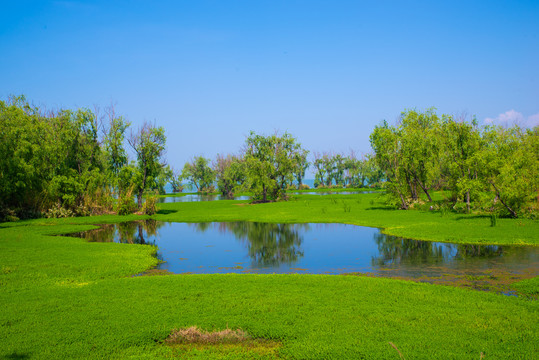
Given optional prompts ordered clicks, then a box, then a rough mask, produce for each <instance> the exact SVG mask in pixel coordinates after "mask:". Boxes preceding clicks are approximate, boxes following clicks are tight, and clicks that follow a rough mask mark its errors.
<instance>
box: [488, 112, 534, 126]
mask: <svg viewBox="0 0 539 360" xmlns="http://www.w3.org/2000/svg"><path fill="white" fill-rule="evenodd" d="M484 123H485V124H487V125H500V126H504V127H508V126H513V125H518V126H520V127H523V128H528V127H530V128H531V127H534V126H537V125H539V113H537V114H534V115H530V116H528V117H527V118H526V117H525V116H524V115H522V113H520V112H518V111H515V110H514V109H512V110H509V111H506V112H504V113H503V114H500V115H498V116H497V117H495V118H486V119H485V120H484Z"/></svg>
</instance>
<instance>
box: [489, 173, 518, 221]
mask: <svg viewBox="0 0 539 360" xmlns="http://www.w3.org/2000/svg"><path fill="white" fill-rule="evenodd" d="M490 183H491V184H492V186H493V187H494V190H495V191H496V197H497V198H498V199H500V202H501V203H502V205H503V206H505V208H506V209H507V211H509V213H510V214H511V216H512V217H514V218H517V217H518V215H517V213H516V212H515V211H514V210H513V209H511V208H510V207H509V206H508V205H507V204H506V203H505V201H503V199H502V196H501V194H500V191H499V190H498V188H497V187H496V185H494V183H493V182H492V181H491V182H490Z"/></svg>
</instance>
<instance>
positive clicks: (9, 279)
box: [0, 194, 539, 360]
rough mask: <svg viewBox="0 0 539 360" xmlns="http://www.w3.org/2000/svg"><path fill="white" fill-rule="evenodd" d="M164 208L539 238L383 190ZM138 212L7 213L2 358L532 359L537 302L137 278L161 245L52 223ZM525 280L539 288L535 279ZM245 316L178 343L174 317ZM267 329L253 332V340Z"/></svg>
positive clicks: (424, 235) (346, 283)
mask: <svg viewBox="0 0 539 360" xmlns="http://www.w3.org/2000/svg"><path fill="white" fill-rule="evenodd" d="M160 209H161V210H160V213H159V214H157V215H155V216H154V218H156V219H158V220H168V221H227V220H230V221H232V220H250V221H273V222H291V223H293V222H343V223H350V224H357V225H369V226H376V227H382V228H384V229H385V230H384V231H385V232H387V233H390V234H394V235H401V236H407V237H412V238H416V239H425V240H436V241H458V242H465V243H496V244H504V243H507V244H509V243H510V244H534V245H537V244H538V236H537V234H538V233H539V223H538V222H537V221H531V220H510V219H499V220H498V223H497V226H496V227H491V226H490V220H489V218H482V217H474V216H462V215H455V214H445V215H443V216H441V214H439V213H432V212H420V211H395V210H390V209H388V208H386V207H385V206H383V205H382V204H381V202H380V199H379V195H378V194H362V195H335V196H331V195H330V196H323V197H322V196H317V195H312V196H309V195H301V196H295V197H294V198H293V200H292V201H290V202H287V203H271V204H259V205H249V204H248V203H247V202H245V201H219V202H193V203H171V204H160ZM137 218H144V217H140V216H135V215H132V216H125V217H119V216H102V217H92V218H76V219H74V218H71V219H54V220H45V219H38V220H33V221H26V222H19V223H10V224H0V227H1V228H0V266H1V271H0V305H1V307H2V311H1V312H0V358H6V359H17V358H19V359H23V358H43V359H51V358H54V359H64V358H65V359H71V358H134V359H141V358H148V359H150V358H151V359H154V358H174V357H181V358H208V359H222V358H223V359H224V358H227V359H229V358H230V359H245V358H251V359H274V358H284V359H400V355H399V353H398V352H397V350H396V349H395V348H393V347H392V346H391V344H390V342H391V343H392V344H394V345H395V346H396V347H397V348H398V349H399V351H400V352H401V353H402V354H403V356H404V358H406V359H407V360H410V359H479V358H480V356H481V353H483V354H484V359H534V358H537V355H538V351H539V348H538V345H537V344H539V335H538V334H539V325H538V322H537V318H538V312H539V307H538V302H537V301H536V300H527V299H525V298H515V297H506V296H502V295H497V294H494V293H484V292H478V291H471V290H464V289H458V288H452V287H447V286H437V285H430V284H419V283H413V282H406V281H400V280H390V279H382V278H368V277H352V276H330V275H234V274H227V275H167V276H152V277H149V276H144V277H133V276H132V275H133V274H136V273H140V272H142V271H144V270H146V269H148V268H150V267H152V266H153V265H155V264H156V261H157V260H156V259H155V258H154V257H153V256H152V255H153V253H154V252H155V248H153V247H150V246H144V245H127V244H115V243H88V242H85V241H83V240H82V239H79V238H70V237H64V236H50V235H53V234H59V233H70V232H74V231H80V230H84V229H89V228H92V227H93V225H92V224H98V223H106V222H118V221H127V220H133V219H137ZM519 286H520V287H521V289H522V290H523V291H525V292H527V293H530V294H534V293H535V294H537V291H538V289H539V284H538V282H537V278H535V279H531V280H526V281H523V282H522V283H521V284H519ZM190 326H198V327H199V328H201V329H204V330H208V331H213V330H223V329H227V328H230V329H238V328H240V329H242V330H244V331H246V332H247V333H248V334H250V335H251V336H252V337H253V338H254V340H253V341H250V342H246V343H237V344H216V345H204V344H195V345H189V344H188V345H185V344H184V345H181V344H180V345H175V346H169V345H166V344H165V343H164V340H165V339H166V338H167V336H168V335H169V334H170V333H171V331H172V330H173V329H178V328H187V327H190ZM257 339H259V340H257Z"/></svg>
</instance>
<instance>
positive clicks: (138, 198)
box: [137, 187, 144, 209]
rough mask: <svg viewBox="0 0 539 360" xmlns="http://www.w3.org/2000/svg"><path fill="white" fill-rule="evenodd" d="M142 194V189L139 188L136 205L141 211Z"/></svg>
mask: <svg viewBox="0 0 539 360" xmlns="http://www.w3.org/2000/svg"><path fill="white" fill-rule="evenodd" d="M142 194H144V188H142V187H141V188H139V190H138V195H137V204H138V208H139V209H142Z"/></svg>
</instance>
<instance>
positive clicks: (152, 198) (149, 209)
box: [142, 194, 157, 215]
mask: <svg viewBox="0 0 539 360" xmlns="http://www.w3.org/2000/svg"><path fill="white" fill-rule="evenodd" d="M145 200H146V201H144V204H143V205H142V213H143V214H146V215H153V214H155V213H156V212H157V206H156V205H155V204H157V194H151V195H148V196H146V199H145Z"/></svg>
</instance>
